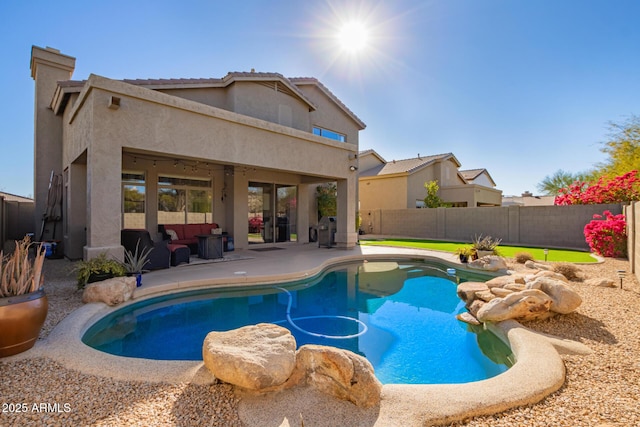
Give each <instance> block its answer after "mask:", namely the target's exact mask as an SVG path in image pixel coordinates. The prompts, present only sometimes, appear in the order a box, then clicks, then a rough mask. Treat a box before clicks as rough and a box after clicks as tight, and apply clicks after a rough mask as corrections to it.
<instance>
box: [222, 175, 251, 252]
mask: <svg viewBox="0 0 640 427" xmlns="http://www.w3.org/2000/svg"><path fill="white" fill-rule="evenodd" d="M229 178H231V180H232V181H233V198H232V199H231V200H230V203H231V206H232V209H231V213H229V211H227V221H228V223H229V222H230V223H231V229H232V230H233V234H232V236H233V240H234V246H235V248H236V249H247V248H248V246H249V222H248V221H249V203H248V200H249V180H248V179H247V177H246V176H244V175H243V174H239V173H234V175H233V176H232V177H229Z"/></svg>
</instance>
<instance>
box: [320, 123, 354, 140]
mask: <svg viewBox="0 0 640 427" xmlns="http://www.w3.org/2000/svg"><path fill="white" fill-rule="evenodd" d="M313 134H314V135H319V136H322V137H324V138H329V139H333V140H335V141H340V142H346V141H347V137H346V136H345V135H343V134H341V133H338V132H334V131H332V130H329V129H324V128H321V127H318V126H314V127H313Z"/></svg>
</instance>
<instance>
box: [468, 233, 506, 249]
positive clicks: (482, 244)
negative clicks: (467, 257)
mask: <svg viewBox="0 0 640 427" xmlns="http://www.w3.org/2000/svg"><path fill="white" fill-rule="evenodd" d="M501 242H502V239H498V238H495V237H491V236H482V235H480V236H475V237H474V238H473V249H475V250H476V252H477V251H492V252H495V251H496V248H497V247H498V245H499V244H500V243H501Z"/></svg>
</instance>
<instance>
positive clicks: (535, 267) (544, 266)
mask: <svg viewBox="0 0 640 427" xmlns="http://www.w3.org/2000/svg"><path fill="white" fill-rule="evenodd" d="M524 266H525V267H527V268H531V269H533V270H551V267H549V266H548V265H547V264H542V263H539V262H535V261H531V260H529V261H527V262H525V263H524Z"/></svg>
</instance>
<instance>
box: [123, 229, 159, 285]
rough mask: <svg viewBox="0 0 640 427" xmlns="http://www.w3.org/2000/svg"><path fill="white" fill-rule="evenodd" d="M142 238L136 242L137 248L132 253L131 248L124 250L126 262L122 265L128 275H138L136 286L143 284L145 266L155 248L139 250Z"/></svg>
mask: <svg viewBox="0 0 640 427" xmlns="http://www.w3.org/2000/svg"><path fill="white" fill-rule="evenodd" d="M139 246H140V239H138V241H137V242H136V249H135V251H134V252H133V253H132V252H131V251H130V250H128V249H125V250H124V262H123V263H122V266H123V267H124V270H125V272H126V274H127V276H136V286H138V287H139V286H141V285H142V272H143V270H144V266H145V265H147V263H148V262H149V259H148V258H149V254H150V253H151V251H152V250H153V248H150V247H149V248H142V250H141V251H139V249H140V248H139Z"/></svg>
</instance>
